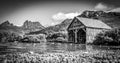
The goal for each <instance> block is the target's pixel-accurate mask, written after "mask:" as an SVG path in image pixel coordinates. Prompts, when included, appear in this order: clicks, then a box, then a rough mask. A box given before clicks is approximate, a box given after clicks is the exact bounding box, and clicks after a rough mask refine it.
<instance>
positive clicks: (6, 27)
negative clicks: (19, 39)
mask: <svg viewBox="0 0 120 63" xmlns="http://www.w3.org/2000/svg"><path fill="white" fill-rule="evenodd" d="M22 31H23V30H22V28H21V27H18V26H15V25H13V24H12V23H10V22H9V21H5V22H4V23H2V24H0V32H15V33H22Z"/></svg>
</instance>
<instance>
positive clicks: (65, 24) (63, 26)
mask: <svg viewBox="0 0 120 63" xmlns="http://www.w3.org/2000/svg"><path fill="white" fill-rule="evenodd" d="M71 21H72V19H66V20H64V21H63V22H61V23H60V24H57V25H55V26H49V27H46V28H45V29H42V30H40V31H36V32H31V33H29V34H39V33H44V34H50V33H53V32H61V31H62V32H66V29H67V27H68V26H69V24H70V23H71Z"/></svg>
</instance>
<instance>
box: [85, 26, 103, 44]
mask: <svg viewBox="0 0 120 63" xmlns="http://www.w3.org/2000/svg"><path fill="white" fill-rule="evenodd" d="M102 31H103V29H94V28H86V43H92V42H93V40H94V39H95V36H96V35H97V34H98V33H100V32H102Z"/></svg>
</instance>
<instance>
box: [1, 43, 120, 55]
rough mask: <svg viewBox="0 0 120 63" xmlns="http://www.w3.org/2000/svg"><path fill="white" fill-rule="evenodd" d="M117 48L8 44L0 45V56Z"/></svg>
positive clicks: (56, 44)
mask: <svg viewBox="0 0 120 63" xmlns="http://www.w3.org/2000/svg"><path fill="white" fill-rule="evenodd" d="M119 49H120V48H119V47H113V46H95V45H85V44H72V43H50V42H43V43H17V44H15V43H14V44H13V43H9V44H6V45H0V54H5V53H15V52H29V51H33V52H37V53H60V52H68V51H70V52H75V51H81V50H82V51H94V50H95V51H96V50H98V51H103V50H107V51H109V50H110V51H111V50H119Z"/></svg>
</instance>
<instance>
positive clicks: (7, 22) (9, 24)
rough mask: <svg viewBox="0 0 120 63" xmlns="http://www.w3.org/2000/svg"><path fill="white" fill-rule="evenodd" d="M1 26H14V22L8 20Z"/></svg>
mask: <svg viewBox="0 0 120 63" xmlns="http://www.w3.org/2000/svg"><path fill="white" fill-rule="evenodd" d="M1 26H13V24H12V23H10V22H9V21H8V20H7V21H5V22H3V23H2V24H1Z"/></svg>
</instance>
